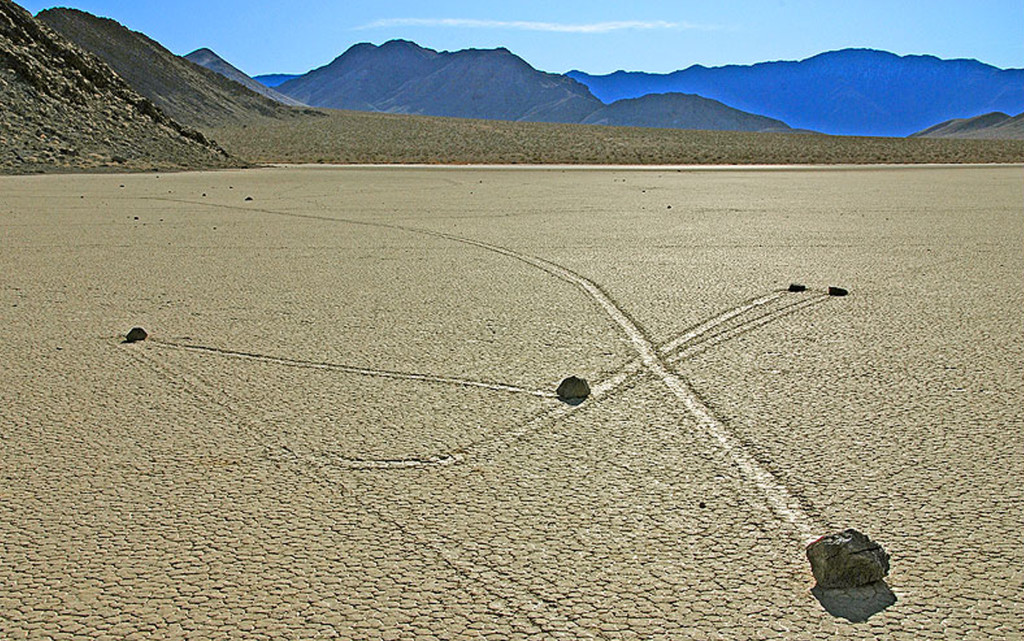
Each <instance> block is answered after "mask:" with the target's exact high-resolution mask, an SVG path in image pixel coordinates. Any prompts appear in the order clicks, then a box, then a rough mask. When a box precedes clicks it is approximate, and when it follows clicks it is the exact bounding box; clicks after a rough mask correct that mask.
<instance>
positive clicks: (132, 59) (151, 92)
mask: <svg viewBox="0 0 1024 641" xmlns="http://www.w3.org/2000/svg"><path fill="white" fill-rule="evenodd" d="M36 17H37V18H38V19H39V20H40V21H41V22H43V23H45V24H46V25H48V26H49V27H51V28H52V29H54V30H55V31H57V32H58V33H60V34H61V35H62V36H64V37H65V38H67V39H68V40H70V41H72V42H74V43H75V44H77V45H78V46H79V47H81V48H83V49H85V50H87V51H89V52H91V53H93V54H95V55H96V56H98V57H99V58H100V59H101V60H103V61H104V62H106V63H107V64H108V65H109V66H110V67H111V68H112V69H113V70H114V71H116V72H117V74H118V75H120V76H121V77H122V78H124V79H125V80H126V81H128V83H129V84H130V85H131V86H132V87H133V88H134V89H135V90H136V91H138V92H139V93H141V94H142V95H144V96H146V97H147V98H149V99H150V100H152V101H153V102H154V103H156V104H157V106H159V107H160V109H162V110H163V111H164V112H166V113H167V114H169V115H170V116H171V117H173V118H175V119H177V120H179V121H180V122H183V123H185V124H188V125H191V126H193V127H199V128H209V127H215V126H217V125H221V124H225V123H229V122H240V121H245V120H247V119H251V118H253V117H255V116H274V117H284V116H287V115H289V114H290V112H289V108H288V107H286V106H284V105H282V104H280V103H278V102H274V101H273V100H271V99H269V98H266V97H264V96H261V95H259V94H257V93H255V92H253V91H251V90H250V89H247V88H245V87H243V86H242V85H239V84H238V83H237V82H234V81H232V80H228V79H227V78H225V77H224V76H222V75H220V74H219V73H215V72H213V71H210V70H209V69H206V68H205V67H201V66H199V65H197V64H194V63H192V62H189V61H188V60H185V59H184V58H182V57H180V56H176V55H174V54H173V53H171V52H170V51H168V50H167V49H165V48H163V47H162V46H161V45H160V44H159V43H157V42H155V41H154V40H151V39H150V38H148V37H147V36H145V35H144V34H141V33H138V32H135V31H130V30H128V29H127V28H125V27H123V26H122V25H120V24H119V23H117V22H115V21H114V20H110V19H108V18H98V17H96V16H94V15H92V14H89V13H85V12H84V11H78V10H75V9H47V10H45V11H41V12H39V14H38V15H37V16H36Z"/></svg>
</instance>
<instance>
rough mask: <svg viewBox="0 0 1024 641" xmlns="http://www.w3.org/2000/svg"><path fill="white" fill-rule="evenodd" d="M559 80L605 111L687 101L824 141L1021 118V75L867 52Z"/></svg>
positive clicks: (1023, 104) (986, 67)
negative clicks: (690, 97)
mask: <svg viewBox="0 0 1024 641" xmlns="http://www.w3.org/2000/svg"><path fill="white" fill-rule="evenodd" d="M566 75H568V76H569V77H571V78H573V79H575V80H577V81H579V82H581V83H583V84H584V85H586V86H587V87H588V88H589V89H590V91H591V92H592V93H593V94H594V95H595V96H597V98H599V99H600V100H601V101H602V102H605V103H609V102H614V101H616V100H621V99H623V98H635V97H639V96H644V95H648V94H660V93H669V92H680V93H691V94H698V95H700V96H703V97H705V98H711V99H714V100H718V101H720V102H722V103H725V104H726V105H728V106H730V107H733V108H735V109H740V110H743V111H748V112H751V113H755V114H760V115H763V116H768V117H770V118H776V119H779V120H782V121H784V122H786V123H788V124H789V125H790V126H791V127H794V128H798V129H811V130H814V131H819V132H822V133H828V134H844V135H863V136H907V135H909V134H912V133H914V132H917V131H921V130H923V129H926V128H928V127H931V126H933V125H935V124H936V123H939V122H942V121H945V120H950V119H954V118H971V117H974V116H978V115H981V114H986V113H990V112H996V111H998V112H1005V113H1009V114H1018V113H1020V112H1022V111H1024V69H999V68H997V67H993V66H991V65H987V64H984V63H981V62H978V61H977V60H943V59H939V58H936V57H934V56H919V55H912V56H898V55H895V54H892V53H889V52H886V51H876V50H873V49H843V50H840V51H831V52H827V53H822V54H819V55H817V56H813V57H811V58H807V59H806V60H801V61H794V62H763V63H759V64H755V65H729V66H725V67H704V66H700V65H694V66H692V67H689V68H687V69H683V70H680V71H675V72H672V73H668V74H653V73H644V72H627V71H616V72H615V73H612V74H608V75H590V74H587V73H584V72H582V71H570V72H569V73H568V74H566Z"/></svg>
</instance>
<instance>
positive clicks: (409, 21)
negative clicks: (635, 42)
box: [356, 18, 717, 33]
mask: <svg viewBox="0 0 1024 641" xmlns="http://www.w3.org/2000/svg"><path fill="white" fill-rule="evenodd" d="M385 27H456V28H469V29H516V30H519V31H549V32H558V33H611V32H612V31H630V30H632V31H649V30H654V29H700V30H713V29H716V28H717V27H713V26H709V25H698V24H692V23H689V22H668V21H665V20H651V21H643V20H621V21H618V22H591V23H584V24H570V23H563V22H531V21H525V20H473V19H468V18H385V19H382V20H374V21H373V22H370V23H367V24H364V25H361V26H359V27H356V29H380V28H385Z"/></svg>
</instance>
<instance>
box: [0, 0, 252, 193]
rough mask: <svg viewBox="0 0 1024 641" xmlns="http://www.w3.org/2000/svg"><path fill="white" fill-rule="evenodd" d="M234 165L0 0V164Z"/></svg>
mask: <svg viewBox="0 0 1024 641" xmlns="http://www.w3.org/2000/svg"><path fill="white" fill-rule="evenodd" d="M237 164H238V162H237V161H233V160H232V159H230V158H229V157H228V156H227V154H225V153H224V151H223V150H221V149H220V148H219V147H218V146H217V145H215V144H214V143H212V142H210V141H209V140H208V139H207V138H206V137H205V136H204V135H203V134H201V133H199V132H197V131H195V130H193V129H190V128H188V127H185V126H182V125H181V124H179V123H178V122H176V121H174V120H172V119H171V118H169V117H168V116H166V115H165V114H164V113H163V112H162V111H160V109H158V108H157V107H156V106H155V105H154V104H153V103H152V102H151V101H150V100H148V99H147V98H145V97H143V96H141V95H139V94H138V93H137V92H136V91H134V90H133V89H132V88H131V87H129V86H128V84H127V83H125V81H124V80H122V79H121V78H120V77H118V76H117V75H116V74H115V73H114V72H113V71H111V69H110V68H109V67H108V66H107V65H105V64H104V63H103V62H101V61H100V60H98V59H97V58H96V57H94V56H92V55H91V54H89V53H87V52H85V51H83V50H81V49H80V48H78V47H76V46H75V45H73V44H71V43H69V42H68V41H66V40H65V39H63V38H61V37H60V36H59V35H57V34H55V33H54V32H53V31H51V30H50V29H48V28H47V27H45V26H44V25H42V24H40V23H39V21H37V20H36V19H35V18H33V17H32V16H31V14H29V13H28V12H27V11H25V10H24V9H22V8H21V7H20V6H18V5H16V4H14V3H13V2H10V1H9V0H0V171H2V172H5V173H11V172H15V173H24V172H32V171H54V170H72V169H95V168H101V167H115V168H119V169H143V168H199V167H224V166H229V165H237Z"/></svg>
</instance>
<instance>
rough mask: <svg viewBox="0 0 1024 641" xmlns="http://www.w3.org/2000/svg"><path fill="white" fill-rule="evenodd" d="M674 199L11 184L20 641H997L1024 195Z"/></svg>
mask: <svg viewBox="0 0 1024 641" xmlns="http://www.w3.org/2000/svg"><path fill="white" fill-rule="evenodd" d="M680 169H681V168H669V167H665V168H657V169H651V168H646V169H644V170H643V171H636V170H631V169H628V168H602V169H592V170H588V171H571V170H566V169H565V168H550V167H549V168H526V169H524V168H516V169H515V170H504V169H499V168H469V167H467V168H449V169H441V168H436V167H431V168H413V167H405V168H400V167H388V168H373V167H348V168H325V167H315V168H307V167H278V168H268V169H260V170H245V171H221V172H210V173H180V174H146V175H142V174H135V175H65V176H30V177H6V178H0V228H2V239H3V240H2V251H0V310H2V314H0V318H2V319H3V323H2V324H0V359H2V361H3V363H4V366H3V368H0V479H2V483H0V638H12V639H18V638H47V637H51V638H150V637H151V638H194V639H209V638H245V639H261V638H314V637H317V636H319V637H323V638H385V639H390V638H422V639H432V638H442V639H463V638H473V637H485V636H487V637H491V638H510V639H531V638H536V639H548V638H567V639H575V638H609V639H627V638H640V639H659V638H660V639H678V638H698V639H700V638H708V639H713V638H723V639H734V638H770V637H781V638H801V639H832V638H863V639H869V638H892V639H922V638H936V639H939V638H978V639H982V638H985V639H988V638H1013V636H1014V635H1015V634H1017V632H1018V630H1019V621H1020V620H1021V618H1022V616H1024V599H1022V597H1021V595H1020V586H1021V582H1022V580H1024V574H1022V570H1021V568H1022V567H1024V549H1022V548H1021V546H1020V542H1019V532H1020V530H1021V527H1022V526H1024V517H1022V516H1021V515H1022V514H1024V489H1022V486H1021V483H1020V480H1021V479H1022V478H1024V441H1022V439H1021V438H1020V435H1021V432H1022V429H1024V411H1022V409H1021V407H1022V406H1024V404H1022V403H1021V401H1022V400H1024V328H1022V325H1021V320H1020V313H1021V310H1022V309H1024V291H1022V288H1021V282H1024V251H1022V247H1024V214H1022V211H1021V200H1020V167H914V168H902V167H888V168H875V167H872V168H836V167H831V168H828V169H827V170H821V169H820V168H814V167H802V168H786V169H785V170H773V169H770V168H769V169H765V168H762V169H739V168H734V169H721V168H716V169H715V170H713V171H705V170H703V169H700V168H686V169H682V170H680ZM247 197H251V198H252V200H246V198H247ZM791 282H798V283H803V284H806V285H808V287H809V289H810V291H808V292H806V293H789V292H785V291H783V290H785V289H786V287H787V286H788V285H789V283H791ZM828 285H838V286H842V287H845V288H847V289H849V290H850V295H849V296H847V297H842V298H837V297H827V296H825V295H824V291H825V288H826V287H827V286H828ZM135 325H139V326H142V327H144V328H146V330H148V331H149V332H150V338H149V339H148V340H146V341H144V342H141V343H136V344H122V342H121V341H122V339H123V336H124V334H125V332H127V330H128V329H130V328H131V327H132V326H135ZM570 374H576V375H580V376H583V377H585V378H587V379H588V380H590V382H591V385H592V386H593V387H594V389H595V394H594V396H593V397H591V398H590V399H588V400H587V401H584V402H583V403H582V404H580V405H578V406H571V405H566V404H563V403H561V402H559V401H558V400H557V399H556V398H554V396H553V391H554V389H555V387H556V386H557V384H558V382H559V381H560V380H561V378H562V377H564V376H568V375H570ZM844 527H855V528H857V529H860V530H861V531H863V532H865V533H867V534H868V535H869V536H871V537H872V538H874V539H876V540H877V541H879V542H880V543H882V544H883V545H884V546H885V547H886V548H887V549H888V550H889V551H890V552H891V553H892V572H891V574H890V576H889V577H888V579H887V586H888V588H887V590H891V593H889V594H884V595H882V598H880V600H879V601H878V602H877V603H876V602H872V603H871V604H869V605H871V606H874V607H871V608H869V611H868V612H867V614H869V615H870V616H867V618H866V620H860V621H851V620H850V619H864V618H865V616H866V615H865V616H854V615H853V614H851V613H852V610H851V609H849V606H850V604H849V603H848V602H843V603H840V604H839V606H836V604H835V603H830V602H827V600H826V599H822V600H819V599H818V598H816V597H815V595H813V594H812V593H811V591H810V590H811V588H812V587H813V578H812V577H811V574H810V571H809V567H808V565H807V562H806V559H805V557H804V551H803V550H804V544H805V543H806V542H807V541H806V539H807V537H808V535H817V534H825V533H827V532H830V531H833V530H837V529H841V528H844ZM890 594H891V598H895V602H894V603H891V604H889V603H888V602H883V600H884V598H890ZM891 598H890V600H891ZM826 605H828V606H829V607H828V608H826V607H825V606H826ZM885 605H887V607H883V606H885Z"/></svg>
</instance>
